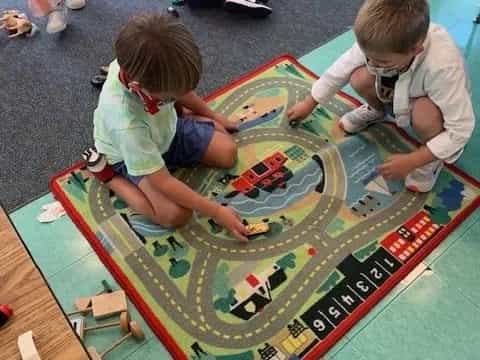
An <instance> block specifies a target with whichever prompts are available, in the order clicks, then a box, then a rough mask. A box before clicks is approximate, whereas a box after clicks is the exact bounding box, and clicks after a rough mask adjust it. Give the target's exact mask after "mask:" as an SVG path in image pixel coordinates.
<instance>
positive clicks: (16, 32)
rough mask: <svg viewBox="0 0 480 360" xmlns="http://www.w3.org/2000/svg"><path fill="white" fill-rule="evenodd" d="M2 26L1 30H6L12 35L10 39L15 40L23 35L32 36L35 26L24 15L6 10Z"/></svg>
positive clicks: (16, 11) (0, 26) (2, 18)
mask: <svg viewBox="0 0 480 360" xmlns="http://www.w3.org/2000/svg"><path fill="white" fill-rule="evenodd" d="M0 20H1V21H2V25H0V29H5V30H6V31H8V33H9V34H10V35H9V36H8V37H9V38H14V37H17V36H20V35H23V34H31V33H32V31H33V24H32V22H31V21H30V20H29V19H28V18H27V16H26V15H25V14H23V13H20V12H19V11H18V10H6V11H4V12H3V14H2V17H1V18H0Z"/></svg>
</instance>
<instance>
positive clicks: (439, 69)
mask: <svg viewBox="0 0 480 360" xmlns="http://www.w3.org/2000/svg"><path fill="white" fill-rule="evenodd" d="M354 32H355V36H356V38H357V43H355V44H354V45H353V47H352V48H351V49H350V50H348V51H347V52H346V53H345V54H344V55H342V57H340V58H339V59H338V60H337V61H336V62H335V63H334V64H333V65H332V66H331V67H330V68H329V69H328V70H327V71H326V73H325V74H324V75H323V76H322V77H321V78H320V79H319V80H318V81H317V82H316V83H315V84H314V86H313V88H312V92H311V95H310V96H308V97H307V98H306V99H305V100H304V101H302V102H300V103H298V104H296V105H295V106H293V107H292V108H291V109H290V110H289V113H288V116H289V118H290V119H291V120H301V119H304V118H305V117H307V116H308V115H309V114H310V113H311V112H312V111H313V109H314V108H315V107H316V106H317V104H319V103H326V102H327V101H328V100H329V98H330V97H331V96H333V95H334V94H335V93H336V92H337V91H338V90H340V89H341V88H342V87H343V86H345V85H346V84H347V83H348V82H350V84H351V85H352V87H353V88H354V89H355V90H356V91H357V93H358V94H359V95H360V96H362V98H363V99H364V100H365V101H366V104H365V105H363V106H361V107H359V108H357V109H355V110H354V111H352V112H350V113H347V114H345V115H344V116H343V117H342V118H341V119H340V123H339V125H340V127H341V128H342V129H343V130H344V131H345V132H347V133H356V132H358V131H361V130H363V129H364V128H366V127H367V126H368V125H370V124H372V123H375V122H379V121H383V120H384V117H385V115H391V116H393V117H394V118H395V121H396V123H397V125H399V126H401V127H407V126H408V125H411V126H412V128H413V130H414V132H415V133H416V134H417V136H418V137H419V138H420V140H421V142H422V144H423V145H422V146H421V147H420V148H418V149H417V150H415V151H413V152H411V153H408V154H395V155H393V156H391V157H390V158H388V159H387V160H386V161H385V163H384V164H382V165H381V166H379V171H380V173H381V174H382V175H383V176H384V177H385V178H387V179H405V184H406V186H407V188H408V189H410V190H411V191H417V192H428V191H430V190H431V189H432V188H433V186H434V184H435V182H436V180H437V178H438V175H439V173H440V170H441V167H442V166H443V163H444V162H446V163H453V162H455V161H456V160H457V159H458V158H459V157H460V155H461V154H462V152H463V149H464V147H465V145H466V144H467V143H468V141H469V139H470V137H471V135H472V132H473V129H474V123H475V117H474V113H473V106H472V102H471V97H470V92H469V81H468V78H467V74H466V71H465V65H464V61H463V57H462V55H461V53H460V51H459V50H458V48H457V47H456V45H455V44H454V41H453V40H452V38H451V37H450V36H449V34H448V33H447V31H446V30H445V29H443V28H442V27H440V26H438V25H435V24H430V13H429V6H428V3H427V1H426V0H367V1H365V3H364V4H363V6H362V8H361V9H360V11H359V13H358V15H357V18H356V21H355V25H354Z"/></svg>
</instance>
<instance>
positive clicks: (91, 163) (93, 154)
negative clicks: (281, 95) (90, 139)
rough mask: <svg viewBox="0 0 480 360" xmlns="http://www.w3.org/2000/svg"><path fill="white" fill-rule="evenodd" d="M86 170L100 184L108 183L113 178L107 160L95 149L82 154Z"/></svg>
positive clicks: (113, 173)
mask: <svg viewBox="0 0 480 360" xmlns="http://www.w3.org/2000/svg"><path fill="white" fill-rule="evenodd" d="M82 157H83V160H85V165H86V166H87V170H88V171H90V172H91V173H92V174H93V175H94V176H95V177H96V178H97V179H98V180H100V181H101V182H104V183H106V182H109V181H110V180H112V179H113V178H114V177H115V175H116V174H115V172H114V171H113V168H112V167H111V166H110V165H108V163H107V158H106V157H105V155H104V154H101V153H99V152H98V151H97V149H95V148H89V149H87V150H85V151H84V152H83V154H82Z"/></svg>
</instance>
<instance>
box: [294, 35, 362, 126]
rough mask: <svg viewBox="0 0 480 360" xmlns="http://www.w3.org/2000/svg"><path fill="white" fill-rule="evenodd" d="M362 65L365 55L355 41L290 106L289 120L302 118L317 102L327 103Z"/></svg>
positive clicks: (308, 113)
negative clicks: (303, 97)
mask: <svg viewBox="0 0 480 360" xmlns="http://www.w3.org/2000/svg"><path fill="white" fill-rule="evenodd" d="M362 65H365V55H364V54H363V52H362V50H361V49H360V47H359V46H358V44H357V43H355V44H354V45H353V46H352V48H351V49H350V50H348V51H347V52H346V53H344V54H343V55H342V56H341V57H340V58H339V59H338V60H337V61H336V62H335V63H334V64H333V65H332V66H330V68H329V69H328V70H327V71H326V72H325V73H324V74H323V75H322V76H321V77H320V78H319V79H318V80H317V81H316V82H315V84H314V85H313V87H312V91H311V93H310V94H309V95H308V96H307V97H306V98H305V100H303V101H301V102H299V103H297V104H296V105H294V106H293V107H292V108H290V110H289V111H288V118H289V120H303V119H305V118H306V117H307V116H308V115H310V113H311V112H312V111H313V110H314V109H315V107H316V106H317V104H319V103H320V104H325V103H327V102H328V101H329V100H330V98H331V97H332V96H333V95H335V94H336V93H337V92H338V90H340V89H341V88H343V87H344V86H345V85H347V84H348V82H349V80H350V77H351V75H352V73H353V72H354V71H355V70H356V69H358V68H359V67H360V66H362Z"/></svg>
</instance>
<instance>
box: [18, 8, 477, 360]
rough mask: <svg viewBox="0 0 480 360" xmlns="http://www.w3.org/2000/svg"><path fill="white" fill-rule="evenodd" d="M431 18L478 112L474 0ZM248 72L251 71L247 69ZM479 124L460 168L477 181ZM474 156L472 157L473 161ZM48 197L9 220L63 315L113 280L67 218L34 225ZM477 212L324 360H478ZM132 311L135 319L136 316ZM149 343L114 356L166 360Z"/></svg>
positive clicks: (331, 53) (90, 340) (316, 61)
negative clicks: (453, 51)
mask: <svg viewBox="0 0 480 360" xmlns="http://www.w3.org/2000/svg"><path fill="white" fill-rule="evenodd" d="M430 2H431V6H432V18H433V21H435V22H437V23H440V24H442V25H444V26H446V27H447V28H448V30H449V31H450V32H451V34H452V35H453V36H454V37H455V40H456V41H457V43H458V45H459V46H460V47H461V48H462V50H463V51H464V53H465V55H466V58H467V63H468V67H469V69H470V73H471V78H472V83H473V84H472V85H473V96H474V99H473V100H474V104H475V106H476V113H477V114H480V25H479V26H476V27H474V25H473V23H472V20H473V18H474V17H475V16H476V14H477V13H478V10H479V7H478V6H476V5H475V4H476V1H475V0H457V1H455V2H452V1H451V0H431V1H430ZM352 42H353V35H352V33H351V32H347V33H345V34H344V35H341V36H340V37H338V38H336V39H334V40H333V41H331V42H329V43H328V44H326V45H324V46H322V47H320V48H319V49H317V50H315V51H313V52H312V53H310V54H308V55H306V56H304V57H303V58H301V61H302V63H304V64H305V65H307V66H308V67H310V68H311V69H312V70H314V71H315V72H317V73H319V74H320V73H321V72H322V71H323V70H324V69H325V68H326V67H327V66H328V65H329V64H331V62H332V61H334V59H335V58H336V57H338V56H339V55H340V54H341V53H342V52H343V51H345V50H346V49H347V48H348V47H349V46H351V44H352ZM252 70H253V69H252ZM479 151H480V131H479V128H478V127H477V130H476V132H475V136H474V139H473V140H472V142H471V146H470V147H469V148H468V149H467V151H466V152H465V155H464V156H463V158H462V159H461V160H460V162H459V164H458V165H459V166H460V167H461V168H463V169H464V170H466V171H467V172H469V173H470V174H472V175H473V176H475V177H476V178H477V179H479V178H480V167H478V166H475V163H474V161H475V160H476V159H478V153H479ZM476 154H477V156H475V155H476ZM51 201H53V199H52V196H51V195H50V194H48V195H45V196H43V197H41V198H39V199H38V200H36V201H34V202H32V203H30V204H29V205H27V206H25V207H23V208H21V209H19V210H17V211H15V212H14V213H12V214H11V216H12V219H13V221H14V223H15V226H16V227H17V229H18V231H19V233H20V234H21V236H22V238H23V239H24V241H25V242H26V244H27V246H28V248H29V250H30V251H31V253H32V255H33V256H34V258H35V260H36V262H37V264H38V265H39V267H40V268H41V270H42V271H43V273H44V275H45V277H46V278H47V281H48V282H49V284H50V286H51V287H52V289H53V291H54V292H55V294H56V295H57V297H58V299H59V301H60V303H61V305H62V306H63V307H64V308H65V310H70V309H71V307H72V304H73V300H74V299H75V298H76V297H78V296H82V295H88V294H92V293H96V292H97V291H98V290H99V289H100V288H101V284H100V281H101V280H102V279H107V280H108V281H109V282H110V283H112V284H114V283H115V282H114V281H113V279H112V277H111V276H110V274H109V273H108V271H107V270H106V269H105V268H104V266H103V265H102V264H101V262H100V261H99V260H98V258H97V256H96V255H95V253H94V252H93V251H92V249H91V248H90V246H89V245H88V243H87V241H86V240H85V239H84V238H83V236H82V235H81V234H80V233H79V232H78V231H77V229H76V228H75V226H74V225H73V224H72V222H71V221H70V220H69V219H68V218H67V217H64V218H62V219H60V220H58V221H56V222H55V223H53V224H49V225H44V224H40V223H38V222H37V220H36V216H37V215H38V214H39V213H40V211H41V206H42V205H44V204H46V203H49V202H51ZM479 259H480V210H477V211H476V212H475V213H474V214H473V215H472V216H470V217H469V218H468V219H467V220H466V221H465V222H464V223H463V224H462V225H461V226H460V227H459V228H458V229H457V230H456V231H455V232H454V233H453V234H452V235H451V236H449V237H448V238H447V239H446V240H445V241H444V242H443V243H442V244H441V245H440V247H439V248H437V249H436V250H435V251H434V252H433V253H432V254H431V255H430V256H429V257H428V258H427V259H426V260H425V261H424V262H423V263H422V264H421V265H420V266H419V267H418V268H417V269H416V270H415V271H414V272H413V273H412V274H411V275H410V276H409V277H408V278H407V279H405V280H404V281H403V282H402V283H400V284H399V285H398V286H397V287H396V288H395V289H394V290H393V291H392V292H391V293H390V294H389V295H388V296H387V297H386V298H385V299H384V300H383V301H382V302H381V303H379V304H378V305H377V306H376V307H375V309H374V310H373V311H372V312H371V313H370V314H369V315H368V316H366V317H365V318H364V319H363V320H362V321H360V322H359V323H358V324H357V325H356V326H355V327H354V328H353V329H352V330H351V331H350V332H349V333H348V334H347V335H346V336H345V337H344V338H343V339H342V340H341V341H340V342H339V343H338V344H337V345H336V346H335V347H334V348H333V349H332V350H331V351H330V352H329V353H328V354H327V355H326V356H325V358H327V359H335V360H340V359H348V360H351V359H359V360H362V359H368V360H375V359H386V358H388V359H392V360H394V359H402V360H403V359H436V360H438V359H452V358H453V359H476V358H478V353H479V351H480V331H479V325H478V324H480V286H479V282H478V278H479V277H480V260H479ZM130 308H131V309H132V313H133V315H132V316H133V318H136V319H138V320H140V319H141V318H140V316H139V315H138V313H137V312H136V311H133V310H134V307H133V306H131V307H130ZM141 324H142V325H143V328H144V329H145V330H146V341H145V342H143V343H141V344H135V343H134V341H133V340H129V342H130V343H129V344H128V345H125V346H121V347H120V348H119V349H118V350H116V355H115V359H142V360H150V359H152V360H153V359H170V356H169V355H168V353H167V351H166V350H165V349H164V348H163V346H162V345H161V343H160V342H159V341H158V340H157V339H156V337H155V336H154V335H153V334H152V332H151V331H150V330H149V329H148V327H147V325H145V323H144V322H143V320H142V321H141ZM117 336H118V334H117V333H116V332H115V331H104V332H101V333H100V332H99V333H98V334H96V335H92V334H91V335H89V336H87V339H86V343H87V345H95V346H97V348H98V349H103V348H106V347H107V346H108V345H109V344H110V343H111V342H112V341H113V340H114V339H115V338H116V337H117Z"/></svg>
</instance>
